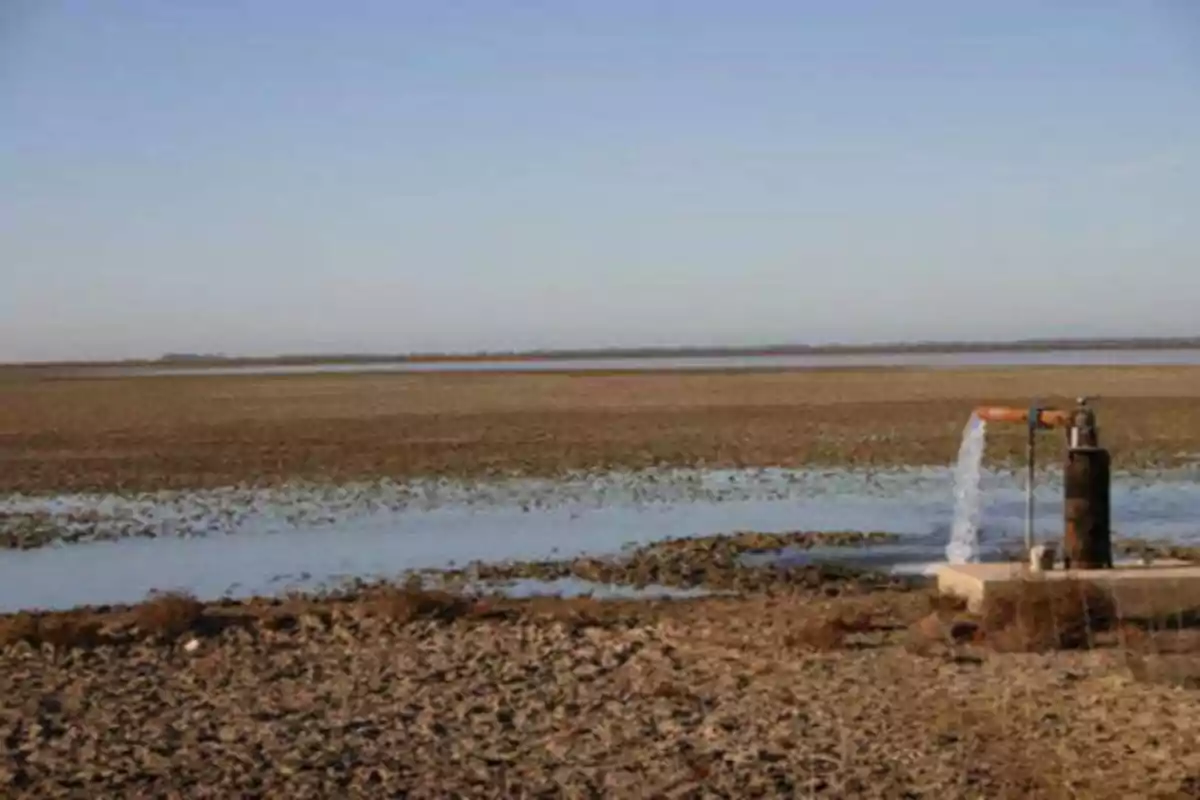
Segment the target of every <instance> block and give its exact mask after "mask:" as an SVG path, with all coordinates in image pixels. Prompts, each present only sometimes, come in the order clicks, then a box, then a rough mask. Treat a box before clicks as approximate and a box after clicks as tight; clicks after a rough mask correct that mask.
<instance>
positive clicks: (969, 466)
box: [946, 414, 987, 564]
mask: <svg viewBox="0 0 1200 800" xmlns="http://www.w3.org/2000/svg"><path fill="white" fill-rule="evenodd" d="M986 442H987V423H986V422H985V421H983V420H981V419H980V418H979V417H977V416H975V415H974V414H972V415H971V418H970V419H969V420H967V427H966V428H964V429H963V438H962V444H961V445H960V446H959V448H958V463H957V464H956V465H955V467H954V523H953V525H952V526H951V528H950V543H949V544H948V545H946V560H947V561H949V562H950V563H951V564H965V563H967V562H969V561H975V560H977V559H978V558H979V513H980V510H981V506H982V503H981V502H980V491H979V481H980V477H981V473H982V471H983V448H984V445H985V444H986Z"/></svg>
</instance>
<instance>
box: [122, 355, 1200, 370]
mask: <svg viewBox="0 0 1200 800" xmlns="http://www.w3.org/2000/svg"><path fill="white" fill-rule="evenodd" d="M1198 365H1200V349H1162V350H1136V349H1113V350H1042V351H1034V350H1012V351H991V352H973V353H972V352H959V353H936V352H927V353H916V352H912V353H855V354H840V353H825V354H812V355H804V354H794V355H757V356H755V355H728V356H721V355H718V356H662V357H648V358H640V357H626V358H622V357H616V356H606V357H596V358H577V359H572V358H561V359H557V358H544V359H512V360H501V361H377V362H359V363H346V362H340V363H338V362H331V363H311V364H231V365H228V366H221V365H210V366H198V367H188V366H183V365H180V366H169V365H163V366H151V367H131V368H114V369H105V370H102V373H103V374H108V375H136V376H152V375H309V374H320V373H334V372H336V373H360V372H405V373H418V372H419V373H430V372H432V373H453V372H459V373H463V372H610V371H637V372H688V371H701V370H735V371H736V370H775V369H830V368H845V367H931V368H940V369H953V368H961V367H1037V366H1046V367H1051V366H1198Z"/></svg>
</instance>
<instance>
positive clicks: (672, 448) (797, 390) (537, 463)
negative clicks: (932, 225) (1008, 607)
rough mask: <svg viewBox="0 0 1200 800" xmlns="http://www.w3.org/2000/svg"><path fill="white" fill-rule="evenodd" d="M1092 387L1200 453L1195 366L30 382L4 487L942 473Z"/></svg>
mask: <svg viewBox="0 0 1200 800" xmlns="http://www.w3.org/2000/svg"><path fill="white" fill-rule="evenodd" d="M1085 394H1091V395H1100V396H1101V397H1102V399H1101V400H1100V401H1099V403H1098V409H1099V416H1100V424H1101V426H1102V433H1103V435H1104V439H1105V443H1106V444H1107V446H1108V447H1110V449H1111V450H1112V451H1113V455H1114V463H1115V464H1116V465H1117V466H1118V467H1125V468H1134V467H1145V466H1169V465H1177V464H1180V463H1191V461H1192V460H1193V459H1194V458H1195V457H1196V454H1197V453H1200V403H1197V402H1195V399H1196V397H1197V396H1200V368H1188V367H1170V368H1165V367H1164V368H1156V367H1111V368H1057V367H1056V368H1014V369H971V370H932V369H894V370H861V369H859V370H811V371H800V372H759V373H707V374H609V375H604V374H599V375H598V374H581V375H528V374H525V375H520V374H501V375H479V374H476V375H415V376H414V375H317V376H284V377H233V378H229V377H200V378H184V377H163V378H123V379H110V380H104V379H78V380H69V379H67V380H46V379H43V380H36V379H32V378H29V379H23V380H10V381H7V382H4V383H2V384H0V492H16V491H20V492H52V491H67V490H96V491H137V490H147V489H159V488H195V487H207V486H223V485H229V484H234V483H253V484H271V483H280V482H283V481H287V480H291V479H296V478H306V479H317V480H330V481H336V482H344V481H348V480H361V479H372V478H379V477H384V476H387V477H391V478H395V479H404V478H410V477H415V476H428V475H451V476H464V477H465V476H486V475H495V474H510V473H524V474H541V475H554V474H559V473H562V472H563V471H566V470H572V469H582V470H603V469H609V468H616V467H626V468H639V467H651V466H662V465H681V466H682V465H688V466H759V465H769V466H805V465H808V466H812V465H842V466H846V465H849V466H870V465H906V464H908V465H919V464H946V463H949V462H950V461H951V460H952V459H953V458H954V456H955V453H956V452H957V448H958V445H959V439H960V435H961V431H962V427H963V424H964V422H965V420H966V418H967V415H968V414H969V413H970V410H971V408H973V407H974V406H975V405H978V404H980V403H1012V404H1016V405H1020V406H1022V407H1024V406H1026V405H1027V404H1028V403H1029V402H1030V400H1031V398H1040V399H1042V400H1043V401H1055V400H1057V401H1060V402H1063V401H1069V400H1070V399H1072V398H1074V397H1075V396H1077V395H1085ZM1045 440H1046V445H1045V447H1044V449H1043V454H1044V457H1045V458H1050V459H1053V458H1054V457H1056V454H1055V452H1054V450H1055V449H1056V448H1058V447H1060V446H1061V443H1060V442H1059V437H1057V436H1047V437H1046V439H1045ZM1022 453H1023V444H1022V438H1021V431H1017V430H1008V431H1001V430H996V431H995V432H994V433H993V435H992V436H991V437H990V439H989V450H988V455H989V458H990V459H992V460H996V461H1006V460H1008V461H1011V460H1012V459H1013V458H1016V457H1018V456H1019V455H1020V454H1022Z"/></svg>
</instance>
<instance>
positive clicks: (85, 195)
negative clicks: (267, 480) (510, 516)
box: [0, 0, 1200, 361]
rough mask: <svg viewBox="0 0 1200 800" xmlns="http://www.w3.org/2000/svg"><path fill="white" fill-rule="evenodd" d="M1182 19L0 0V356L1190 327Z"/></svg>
mask: <svg viewBox="0 0 1200 800" xmlns="http://www.w3.org/2000/svg"><path fill="white" fill-rule="evenodd" d="M1198 100H1200V4H1196V5H1193V4H1192V2H1190V0H1164V1H1163V2H1156V1H1155V0H1142V1H1140V2H1135V1H1134V0H1111V1H1108V2H1103V1H1102V2H1082V0H1062V2H1033V0H1013V1H1011V2H998V1H997V2H970V3H966V2H961V0H938V1H937V2H934V1H933V0H910V1H909V2H904V3H899V2H894V0H877V1H876V2H866V1H865V0H857V1H856V0H846V2H834V1H833V0H829V1H828V2H816V1H815V0H808V1H804V0H790V1H785V0H761V1H760V2H745V3H734V2H715V0H675V1H672V2H653V1H652V0H607V1H606V2H597V1H596V0H558V1H557V2H550V1H549V0H543V2H532V1H530V2H513V1H512V0H462V1H461V2H450V1H449V0H443V1H441V2H404V1H403V0H394V1H392V2H389V1H388V0H375V1H373V2H363V1H361V0H360V1H358V2H353V1H351V0H347V2H316V0H292V1H291V2H284V1H283V0H261V1H260V2H236V1H235V0H212V1H211V2H183V1H182V0H176V1H175V2H165V0H108V2H103V3H101V2H86V0H0V361H14V360H41V359H87V358H106V359H107V358H129V357H154V356H157V355H159V354H161V353H163V352H167V351H176V352H178V351H184V352H224V353H227V354H231V355H232V354H241V355H268V354H275V353H298V352H375V353H379V352H402V351H431V350H432V351H463V350H467V351H472V350H484V349H487V350H502V349H514V348H515V349H525V348H543V347H590V346H635V345H677V344H683V345H709V344H722V345H738V344H756V343H781V342H796V343H810V344H817V343H827V342H847V343H862V342H872V341H894V340H916V339H1013V338H1027V337H1047V336H1051V337H1053V336H1080V337H1087V336H1160V335H1161V336H1170V335H1197V334H1200V318H1198V316H1197V313H1196V311H1197V309H1198V308H1200V264H1198V263H1197V260H1198V256H1200V225H1198V224H1191V225H1189V224H1188V223H1189V221H1190V220H1191V219H1192V218H1195V217H1197V216H1198V211H1200V158H1198V157H1200V104H1198Z"/></svg>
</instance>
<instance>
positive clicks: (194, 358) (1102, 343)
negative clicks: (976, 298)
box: [8, 336, 1200, 368]
mask: <svg viewBox="0 0 1200 800" xmlns="http://www.w3.org/2000/svg"><path fill="white" fill-rule="evenodd" d="M1191 349H1200V336H1191V337H1157V338H1151V337H1142V338H1126V339H1115V338H1114V339H1020V340H1015V341H1007V342H1005V341H992V342H945V341H924V342H881V343H877V344H821V345H805V344H775V345H761V346H757V347H716V346H713V347H669V346H658V347H606V348H575V349H570V350H555V349H543V350H482V351H478V352H474V353H461V352H460V353H432V352H430V353H393V354H379V353H328V354H320V353H307V354H290V355H289V354H284V355H276V356H230V355H226V354H224V353H165V354H164V355H162V356H160V357H159V358H158V359H127V360H123V361H69V362H68V361H60V362H37V363H29V364H24V365H18V364H11V365H8V366H29V367H47V368H49V367H108V366H113V367H129V366H153V365H155V364H160V365H164V364H165V365H170V364H186V365H188V366H192V367H195V366H204V365H215V366H235V365H269V364H278V365H302V364H380V363H394V362H403V361H425V362H428V361H534V360H537V361H551V360H565V359H594V358H687V357H693V358H714V357H722V356H725V357H729V356H742V357H744V356H788V355H812V356H817V355H875V354H889V353H995V352H1037V351H1048V350H1191Z"/></svg>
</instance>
